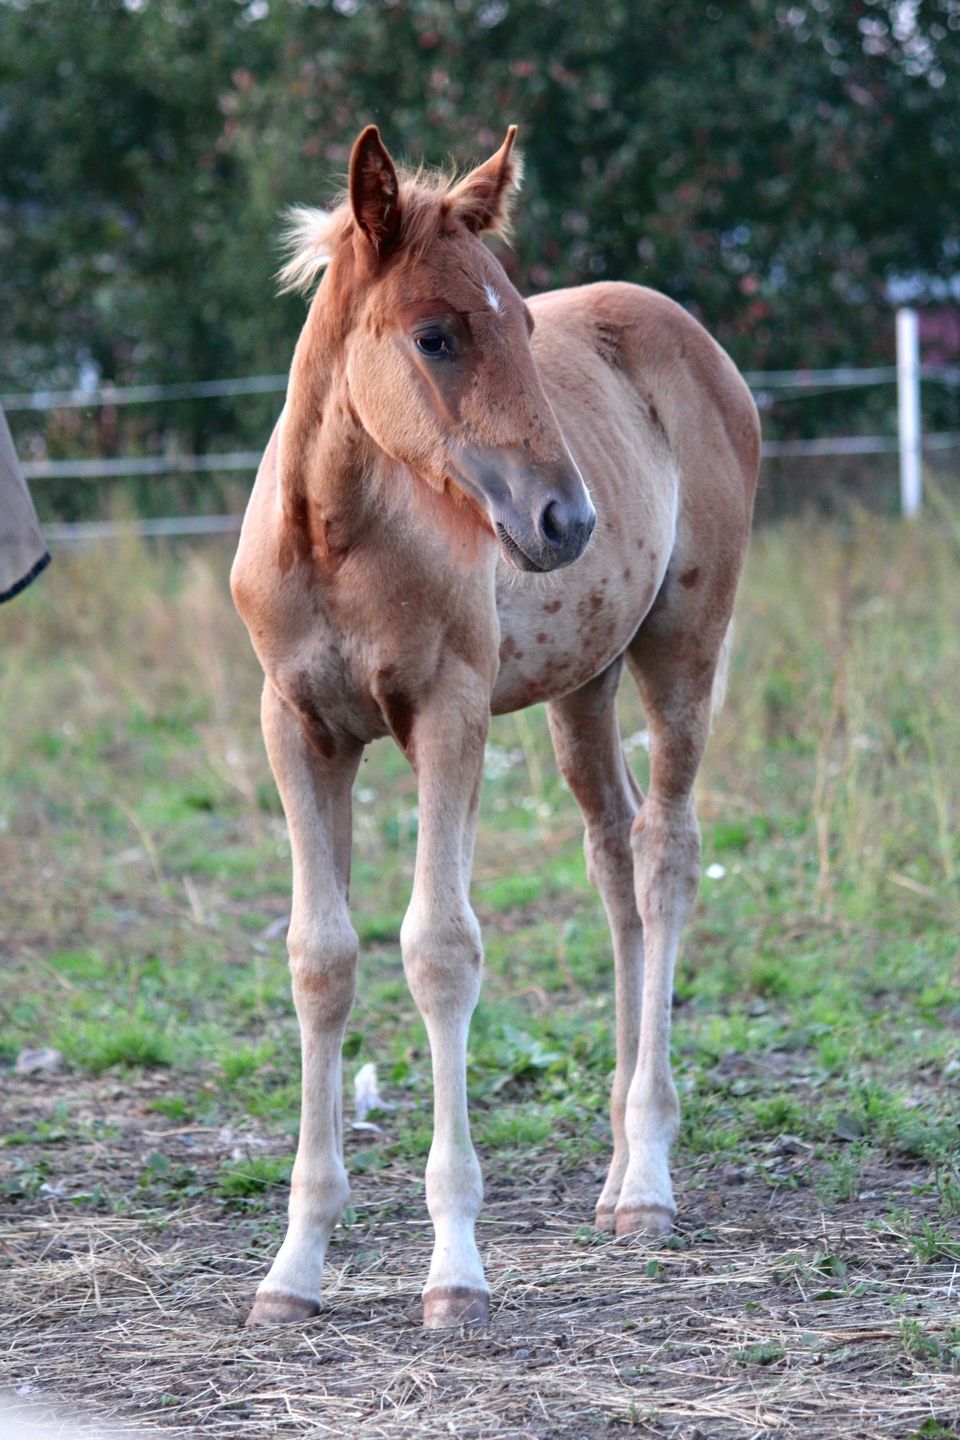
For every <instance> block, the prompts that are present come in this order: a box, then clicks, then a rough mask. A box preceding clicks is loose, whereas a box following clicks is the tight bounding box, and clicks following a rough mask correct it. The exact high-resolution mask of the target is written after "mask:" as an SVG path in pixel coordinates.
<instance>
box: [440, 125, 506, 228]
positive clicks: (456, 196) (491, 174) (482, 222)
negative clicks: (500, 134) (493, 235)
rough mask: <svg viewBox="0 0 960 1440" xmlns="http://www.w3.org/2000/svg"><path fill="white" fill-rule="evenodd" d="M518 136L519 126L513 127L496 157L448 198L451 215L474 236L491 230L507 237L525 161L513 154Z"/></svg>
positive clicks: (481, 166) (474, 172)
mask: <svg viewBox="0 0 960 1440" xmlns="http://www.w3.org/2000/svg"><path fill="white" fill-rule="evenodd" d="M516 136H517V127H516V125H511V126H510V129H509V130H508V131H507V138H506V139H505V140H504V142H503V144H502V145H501V146H500V149H499V150H498V151H497V153H496V155H491V157H490V159H489V160H485V161H484V163H483V164H482V165H478V166H477V168H476V170H471V171H470V174H469V175H466V176H465V177H464V178H463V179H462V180H461V181H460V183H459V185H455V186H454V188H453V189H452V190H451V191H450V194H449V195H448V196H447V200H448V202H449V205H450V210H451V213H452V214H454V215H456V216H457V217H458V218H459V219H460V220H462V221H463V223H464V225H466V227H467V229H468V230H472V231H473V233H474V235H483V234H484V233H485V232H486V231H488V230H495V231H499V232H500V233H501V234H504V233H505V232H506V230H507V228H508V223H509V219H510V192H511V191H512V190H519V188H520V181H521V180H522V179H523V161H522V160H521V159H520V156H519V155H514V154H513V142H514V140H515V139H516Z"/></svg>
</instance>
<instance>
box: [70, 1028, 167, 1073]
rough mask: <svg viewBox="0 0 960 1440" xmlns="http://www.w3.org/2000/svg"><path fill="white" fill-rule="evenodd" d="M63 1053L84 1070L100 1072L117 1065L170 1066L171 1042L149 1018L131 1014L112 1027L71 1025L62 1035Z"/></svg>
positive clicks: (126, 1066)
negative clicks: (72, 1026)
mask: <svg viewBox="0 0 960 1440" xmlns="http://www.w3.org/2000/svg"><path fill="white" fill-rule="evenodd" d="M61 1044H62V1048H63V1051H64V1054H65V1055H67V1056H68V1057H69V1058H70V1059H71V1060H73V1061H74V1062H75V1063H76V1064H77V1065H80V1066H82V1067H83V1069H85V1070H89V1071H91V1073H92V1074H94V1075H99V1074H100V1073H101V1071H103V1070H109V1069H111V1068H112V1067H113V1066H115V1065H119V1066H123V1067H124V1068H130V1067H133V1066H141V1065H169V1064H170V1063H171V1061H172V1049H171V1045H170V1041H169V1040H168V1038H167V1037H166V1036H165V1035H164V1034H163V1032H162V1031H161V1030H159V1029H158V1028H157V1026H156V1025H155V1024H153V1023H152V1022H151V1021H150V1020H147V1019H145V1018H137V1017H131V1018H127V1019H120V1020H115V1021H113V1022H112V1023H111V1024H110V1025H109V1026H102V1025H100V1024H96V1023H93V1024H91V1023H88V1024H86V1025H83V1026H80V1027H79V1028H77V1029H73V1028H71V1029H70V1030H67V1031H65V1032H64V1034H63V1036H62V1037H61Z"/></svg>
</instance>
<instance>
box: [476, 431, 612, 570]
mask: <svg viewBox="0 0 960 1440" xmlns="http://www.w3.org/2000/svg"><path fill="white" fill-rule="evenodd" d="M460 458H461V464H460V465H459V466H458V468H457V479H458V481H459V482H460V484H461V485H462V486H463V488H464V489H465V490H466V491H468V493H469V494H471V495H472V496H473V497H474V498H475V499H476V500H479V501H480V503H481V504H482V505H483V507H484V509H485V510H486V512H487V514H488V515H489V517H490V520H491V523H492V524H493V528H494V530H495V531H496V535H497V539H498V540H499V541H500V548H501V550H502V551H503V553H504V555H505V556H506V558H507V560H509V562H510V563H511V565H513V566H515V568H516V569H518V570H531V571H545V570H559V569H561V568H562V567H563V566H564V565H572V564H573V562H574V561H575V560H579V558H580V556H581V555H582V554H583V552H584V550H585V549H586V548H587V542H588V541H589V539H590V536H591V535H592V534H593V527H594V526H595V525H596V523H597V512H596V510H594V508H593V502H592V501H591V499H590V496H589V495H588V493H587V487H586V486H585V485H584V483H583V477H582V476H581V474H580V471H579V470H578V469H577V467H576V465H575V464H574V463H573V461H572V460H571V459H567V458H564V459H562V460H557V461H551V462H548V463H545V464H542V465H534V464H532V463H531V462H530V461H529V460H527V458H526V456H525V455H524V454H520V455H517V454H516V452H506V453H504V452H479V451H469V452H465V453H464V454H463V455H462V456H461V457H460Z"/></svg>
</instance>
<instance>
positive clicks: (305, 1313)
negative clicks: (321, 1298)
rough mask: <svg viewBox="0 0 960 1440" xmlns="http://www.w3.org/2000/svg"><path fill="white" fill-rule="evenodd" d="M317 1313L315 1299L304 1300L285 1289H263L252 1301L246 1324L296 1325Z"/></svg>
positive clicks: (317, 1307)
mask: <svg viewBox="0 0 960 1440" xmlns="http://www.w3.org/2000/svg"><path fill="white" fill-rule="evenodd" d="M319 1314H320V1306H319V1305H318V1304H317V1302H316V1300H305V1299H304V1298H303V1296H302V1295H291V1294H289V1293H288V1292H287V1291H285V1290H264V1292H263V1293H262V1294H261V1295H258V1296H257V1298H256V1300H255V1301H254V1302H253V1309H252V1310H251V1311H250V1314H249V1315H248V1316H247V1325H248V1327H249V1326H251V1325H297V1324H300V1323H302V1322H303V1321H304V1320H312V1319H313V1318H314V1316H315V1315H319Z"/></svg>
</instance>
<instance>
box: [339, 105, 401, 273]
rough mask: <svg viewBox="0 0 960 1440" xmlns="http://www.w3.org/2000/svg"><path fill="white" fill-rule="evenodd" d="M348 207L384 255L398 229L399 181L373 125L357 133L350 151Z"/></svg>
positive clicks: (378, 250)
mask: <svg viewBox="0 0 960 1440" xmlns="http://www.w3.org/2000/svg"><path fill="white" fill-rule="evenodd" d="M350 208H351V210H352V211H353V218H354V220H356V222H357V224H358V225H359V227H360V229H361V230H362V231H363V233H364V235H365V236H366V237H367V239H368V240H369V241H370V243H371V245H372V246H373V248H374V249H375V250H376V252H377V254H378V255H385V254H386V252H387V251H388V250H389V249H390V248H391V247H392V246H393V244H394V243H395V241H396V239H397V236H398V235H399V233H400V185H399V182H398V180H397V172H396V169H395V168H394V164H393V161H392V159H391V158H390V152H389V150H388V149H387V147H386V146H385V145H384V143H383V141H382V140H381V139H380V131H379V130H378V129H377V127H376V125H368V126H367V128H366V130H363V131H362V132H361V133H360V135H359V136H358V137H357V140H356V142H355V143H354V147H353V151H352V153H351V155H350Z"/></svg>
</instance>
